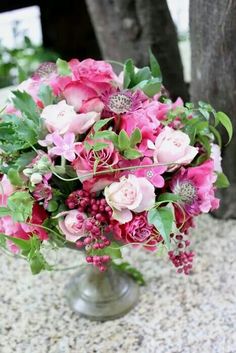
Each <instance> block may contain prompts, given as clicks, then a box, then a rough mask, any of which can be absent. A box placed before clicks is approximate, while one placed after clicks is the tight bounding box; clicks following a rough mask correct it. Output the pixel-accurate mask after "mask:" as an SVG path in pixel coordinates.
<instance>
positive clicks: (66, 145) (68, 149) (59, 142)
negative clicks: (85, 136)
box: [46, 132, 76, 162]
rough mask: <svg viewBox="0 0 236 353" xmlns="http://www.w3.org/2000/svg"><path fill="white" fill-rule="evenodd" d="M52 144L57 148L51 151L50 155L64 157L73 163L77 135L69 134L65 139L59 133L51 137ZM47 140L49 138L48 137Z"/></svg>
mask: <svg viewBox="0 0 236 353" xmlns="http://www.w3.org/2000/svg"><path fill="white" fill-rule="evenodd" d="M51 138H52V143H53V144H54V145H55V147H52V148H50V149H49V154H50V155H56V156H61V157H64V158H65V159H66V160H68V161H70V162H72V161H73V160H74V159H75V157H76V156H75V143H74V142H75V135H74V134H73V133H72V132H67V133H66V134H65V135H64V136H63V137H62V136H60V135H59V134H57V133H55V132H54V133H53V134H52V135H51ZM46 139H47V137H46Z"/></svg>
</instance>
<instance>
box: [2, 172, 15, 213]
mask: <svg viewBox="0 0 236 353" xmlns="http://www.w3.org/2000/svg"><path fill="white" fill-rule="evenodd" d="M14 191H15V187H14V186H13V185H12V184H11V182H10V180H9V179H8V177H7V176H6V175H5V174H4V175H3V177H2V180H1V181H0V206H6V205H7V198H8V197H9V196H10V195H11V194H13V192H14Z"/></svg>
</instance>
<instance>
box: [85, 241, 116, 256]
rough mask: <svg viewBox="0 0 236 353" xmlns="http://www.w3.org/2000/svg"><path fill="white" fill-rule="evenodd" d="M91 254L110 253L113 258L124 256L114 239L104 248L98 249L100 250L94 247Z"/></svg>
mask: <svg viewBox="0 0 236 353" xmlns="http://www.w3.org/2000/svg"><path fill="white" fill-rule="evenodd" d="M90 254H91V255H92V256H93V255H99V256H102V255H109V256H110V257H111V259H112V260H115V259H120V258H121V257H122V255H121V251H120V246H119V245H118V244H117V243H116V242H114V241H112V242H111V244H110V245H109V246H107V247H106V248H104V249H98V250H95V249H92V250H91V252H90Z"/></svg>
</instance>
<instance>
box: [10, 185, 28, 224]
mask: <svg viewBox="0 0 236 353" xmlns="http://www.w3.org/2000/svg"><path fill="white" fill-rule="evenodd" d="M33 202H34V201H33V198H32V196H31V195H30V194H29V193H28V192H27V191H16V192H14V194H12V195H11V196H9V197H8V201H7V207H8V208H9V209H10V211H11V216H12V218H13V219H14V221H16V222H25V221H26V220H27V219H28V218H31V215H32V208H33Z"/></svg>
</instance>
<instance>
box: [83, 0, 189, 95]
mask: <svg viewBox="0 0 236 353" xmlns="http://www.w3.org/2000/svg"><path fill="white" fill-rule="evenodd" d="M86 3H87V6H88V9H89V13H90V16H91V19H92V22H93V25H94V28H95V32H96V35H97V38H98V42H99V45H100V48H101V51H102V54H103V57H104V58H105V59H113V60H117V61H122V62H123V61H124V60H125V59H127V58H133V59H134V61H135V63H136V65H137V66H143V65H146V64H147V63H148V48H149V47H151V48H152V50H153V52H154V54H155V55H156V57H157V58H158V61H159V63H160V66H161V69H162V72H163V76H164V84H165V86H166V88H167V89H168V90H169V92H170V94H171V96H172V97H173V98H176V97H177V96H181V97H182V98H183V99H184V100H187V99H188V90H187V86H186V84H185V82H184V78H183V66H182V62H181V57H180V53H179V48H178V39H177V33H176V29H175V25H174V23H173V20H172V17H171V15H170V12H169V9H168V5H167V3H166V0H158V1H157V0H156V1H152V0H147V1H143V0H99V1H98V0H86Z"/></svg>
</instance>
